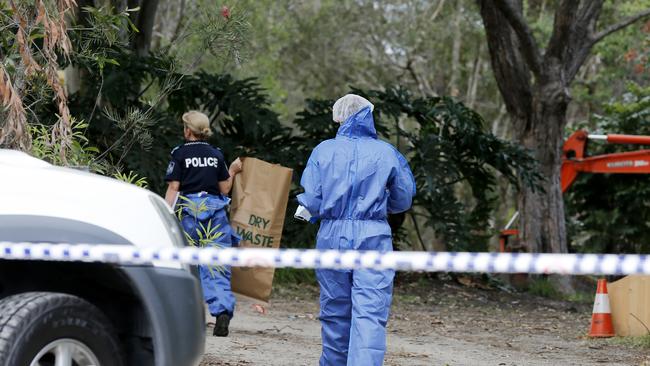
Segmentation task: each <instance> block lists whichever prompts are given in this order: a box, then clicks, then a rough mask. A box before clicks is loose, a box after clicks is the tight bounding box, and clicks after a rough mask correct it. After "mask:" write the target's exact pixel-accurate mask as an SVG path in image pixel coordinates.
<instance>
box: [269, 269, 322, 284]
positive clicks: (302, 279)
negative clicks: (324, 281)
mask: <svg viewBox="0 0 650 366" xmlns="http://www.w3.org/2000/svg"><path fill="white" fill-rule="evenodd" d="M273 283H274V284H277V285H311V286H316V285H318V283H317V282H316V273H315V272H314V270H313V269H298V268H276V269H275V276H274V277H273Z"/></svg>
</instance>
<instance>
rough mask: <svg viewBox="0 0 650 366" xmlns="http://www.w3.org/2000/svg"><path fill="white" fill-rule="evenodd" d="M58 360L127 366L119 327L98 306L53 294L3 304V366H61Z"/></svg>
mask: <svg viewBox="0 0 650 366" xmlns="http://www.w3.org/2000/svg"><path fill="white" fill-rule="evenodd" d="M57 357H58V358H60V359H68V360H69V361H68V362H65V363H62V364H73V365H79V366H91V365H92V366H107V365H110V366H123V365H124V357H123V353H122V350H121V347H120V343H119V341H118V339H117V337H116V335H115V331H114V330H113V326H112V325H111V323H110V321H109V320H108V319H107V318H106V316H105V315H104V314H103V313H102V312H101V311H100V310H99V309H98V308H97V307H96V306H95V305H93V304H91V303H89V302H87V301H85V300H83V299H81V298H79V297H76V296H72V295H68V294H61V293H52V292H27V293H22V294H18V295H12V296H8V297H6V298H4V299H2V300H0V366H14V365H27V366H34V365H38V366H46V365H55V364H57V362H56V359H57ZM59 362H61V361H59ZM95 364H97V365H95Z"/></svg>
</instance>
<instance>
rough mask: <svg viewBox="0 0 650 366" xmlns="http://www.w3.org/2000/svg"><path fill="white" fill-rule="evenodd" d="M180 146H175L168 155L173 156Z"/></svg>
mask: <svg viewBox="0 0 650 366" xmlns="http://www.w3.org/2000/svg"><path fill="white" fill-rule="evenodd" d="M181 146H183V145H178V146H176V147H175V148H173V149H172V152H170V153H169V154H170V155H174V153H175V152H176V150H178V149H180V148H181Z"/></svg>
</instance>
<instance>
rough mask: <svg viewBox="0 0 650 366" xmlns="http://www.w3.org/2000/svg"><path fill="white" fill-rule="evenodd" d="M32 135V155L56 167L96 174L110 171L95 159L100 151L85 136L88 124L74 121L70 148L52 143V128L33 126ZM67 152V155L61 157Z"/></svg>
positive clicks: (58, 142)
mask: <svg viewBox="0 0 650 366" xmlns="http://www.w3.org/2000/svg"><path fill="white" fill-rule="evenodd" d="M29 128H30V134H31V135H32V148H31V151H30V153H31V154H32V155H33V156H35V157H37V158H39V159H43V160H45V161H47V162H49V163H51V164H54V165H66V166H70V167H83V168H87V169H88V170H89V171H92V172H96V173H104V172H106V170H107V169H108V167H107V166H106V165H105V164H98V163H96V162H95V158H96V156H97V154H98V153H99V150H98V149H97V148H96V147H95V146H92V145H91V144H90V142H89V140H88V138H87V137H86V136H85V132H86V130H87V128H88V124H87V123H83V122H77V121H75V120H74V119H73V121H72V134H71V139H70V147H69V148H68V149H65V150H62V149H61V141H55V142H54V143H52V142H51V136H52V127H51V126H45V125H38V124H32V125H30V126H29ZM61 151H65V155H64V156H62V155H61Z"/></svg>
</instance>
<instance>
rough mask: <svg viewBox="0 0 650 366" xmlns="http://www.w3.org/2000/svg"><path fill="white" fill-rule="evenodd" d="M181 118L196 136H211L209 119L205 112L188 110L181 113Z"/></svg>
mask: <svg viewBox="0 0 650 366" xmlns="http://www.w3.org/2000/svg"><path fill="white" fill-rule="evenodd" d="M182 119H183V124H184V125H185V127H187V128H189V129H190V131H192V133H193V134H194V135H196V137H199V138H208V137H210V136H212V129H211V128H210V119H209V118H208V116H207V115H205V113H201V112H199V111H189V112H186V113H184V114H183V117H182Z"/></svg>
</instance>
